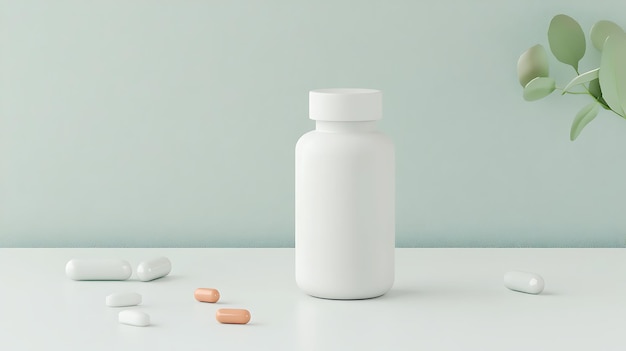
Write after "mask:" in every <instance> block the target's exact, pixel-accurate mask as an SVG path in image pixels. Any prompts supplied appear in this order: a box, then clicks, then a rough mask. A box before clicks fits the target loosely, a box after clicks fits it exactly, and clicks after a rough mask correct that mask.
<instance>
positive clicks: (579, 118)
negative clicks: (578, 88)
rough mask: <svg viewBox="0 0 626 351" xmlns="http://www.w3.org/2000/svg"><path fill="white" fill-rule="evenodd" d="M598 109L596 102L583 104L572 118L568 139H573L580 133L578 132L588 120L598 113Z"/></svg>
mask: <svg viewBox="0 0 626 351" xmlns="http://www.w3.org/2000/svg"><path fill="white" fill-rule="evenodd" d="M599 110H600V105H598V103H597V102H595V101H594V102H592V103H590V104H589V105H587V106H585V107H583V108H582V110H580V111H579V112H578V113H577V114H576V117H575V118H574V122H573V123H572V129H571V130H570V132H569V138H570V140H572V141H574V140H576V138H578V135H580V132H582V131H583V128H585V126H586V125H587V124H589V122H591V121H593V119H594V118H596V116H597V115H598V111H599Z"/></svg>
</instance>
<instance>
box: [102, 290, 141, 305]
mask: <svg viewBox="0 0 626 351" xmlns="http://www.w3.org/2000/svg"><path fill="white" fill-rule="evenodd" d="M140 303H141V295H139V294H137V293H134V292H124V293H114V294H111V295H109V296H107V298H106V305H107V306H109V307H125V306H136V305H139V304H140Z"/></svg>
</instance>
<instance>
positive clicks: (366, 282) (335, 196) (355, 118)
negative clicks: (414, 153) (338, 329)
mask: <svg viewBox="0 0 626 351" xmlns="http://www.w3.org/2000/svg"><path fill="white" fill-rule="evenodd" d="M309 117H310V118H311V119H313V120H315V130H314V131H311V132H309V133H306V134H305V135H303V136H302V137H301V138H300V140H298V143H297V145H296V210H295V213H296V218H295V223H296V228H295V246H296V250H295V251H296V282H297V284H298V286H299V287H300V289H302V290H303V291H304V292H306V293H307V294H309V295H312V296H315V297H321V298H327V299H366V298H372V297H377V296H380V295H383V294H384V293H385V292H387V291H388V290H389V289H390V288H391V286H392V285H393V280H394V251H395V151H394V145H393V142H392V141H391V139H390V138H389V137H387V136H385V135H384V134H383V133H381V132H380V131H379V130H378V126H377V123H378V122H377V121H378V120H379V119H381V118H382V92H381V91H378V90H371V89H320V90H313V91H311V92H310V93H309Z"/></svg>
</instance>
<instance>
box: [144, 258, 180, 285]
mask: <svg viewBox="0 0 626 351" xmlns="http://www.w3.org/2000/svg"><path fill="white" fill-rule="evenodd" d="M171 271H172V263H171V262H170V260H168V259H167V257H159V258H156V259H154V260H150V261H144V262H141V263H140V264H139V266H138V267H137V277H138V278H139V280H142V281H144V282H147V281H150V280H154V279H157V278H161V277H165V276H166V275H168V274H170V272H171Z"/></svg>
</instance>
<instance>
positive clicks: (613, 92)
mask: <svg viewBox="0 0 626 351" xmlns="http://www.w3.org/2000/svg"><path fill="white" fill-rule="evenodd" d="M625 63H626V34H616V35H611V36H609V37H608V38H607V39H606V42H605V43H604V48H603V50H602V57H601V59H600V75H599V77H598V78H599V79H600V88H601V89H602V97H603V98H604V100H605V101H606V103H607V104H608V105H609V107H610V108H611V109H612V110H613V111H615V112H616V113H617V114H618V115H620V116H624V106H625V105H626V64H625Z"/></svg>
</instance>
